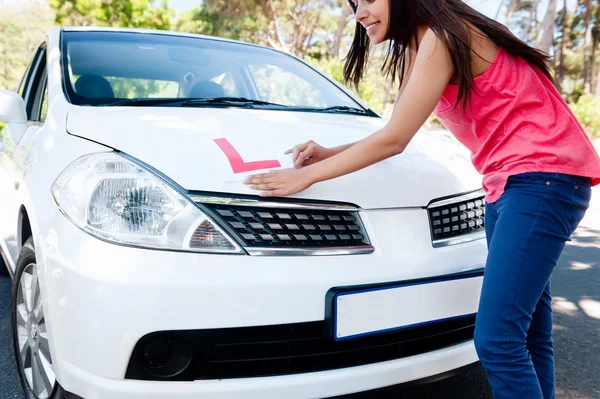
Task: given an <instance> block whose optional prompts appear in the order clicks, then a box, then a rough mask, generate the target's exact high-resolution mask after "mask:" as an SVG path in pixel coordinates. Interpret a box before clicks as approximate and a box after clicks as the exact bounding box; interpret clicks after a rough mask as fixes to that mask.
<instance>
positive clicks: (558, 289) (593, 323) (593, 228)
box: [0, 189, 600, 399]
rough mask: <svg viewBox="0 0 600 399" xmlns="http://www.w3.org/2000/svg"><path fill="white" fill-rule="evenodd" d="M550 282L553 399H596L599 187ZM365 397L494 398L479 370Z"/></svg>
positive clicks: (3, 314) (0, 365)
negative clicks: (552, 325) (553, 354)
mask: <svg viewBox="0 0 600 399" xmlns="http://www.w3.org/2000/svg"><path fill="white" fill-rule="evenodd" d="M593 202H594V203H593V204H592V207H591V208H590V210H589V211H588V213H587V216H586V218H585V219H584V221H583V222H582V224H581V225H580V227H579V229H578V230H577V231H576V233H575V234H574V235H573V240H572V242H570V243H569V244H568V245H567V248H566V249H565V251H564V253H563V255H562V257H561V259H560V261H559V264H558V266H557V268H556V270H555V272H554V275H553V279H552V293H553V296H554V300H553V308H554V345H555V353H556V380H557V398H566V399H600V378H598V376H599V375H600V189H596V190H595V193H594V199H593ZM10 285H11V282H10V280H9V278H7V277H0V399H8V398H10V399H12V398H16V399H24V395H23V393H22V391H21V386H20V382H19V377H18V374H17V371H16V367H15V361H14V356H13V348H12V342H11V327H10V302H11V299H10ZM344 398H345V399H366V398H381V399H383V398H429V399H442V398H443V399H453V398H456V399H458V398H461V399H475V398H478V399H479V398H492V394H491V390H490V388H489V385H488V383H487V379H486V377H485V373H484V372H483V370H482V369H481V368H478V369H476V370H474V371H471V372H469V373H467V374H464V375H461V376H457V377H452V378H449V379H446V380H443V381H439V382H435V383H433V384H429V385H426V386H416V387H403V386H397V387H391V388H386V389H382V390H378V391H371V392H366V393H362V394H355V395H349V396H345V397H344Z"/></svg>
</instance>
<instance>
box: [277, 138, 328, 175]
mask: <svg viewBox="0 0 600 399" xmlns="http://www.w3.org/2000/svg"><path fill="white" fill-rule="evenodd" d="M292 153H293V154H294V155H293V160H294V168H296V169H300V168H301V167H303V166H308V165H312V164H314V163H317V162H320V161H322V160H324V159H327V158H329V157H331V156H333V155H335V151H333V149H331V148H326V147H323V146H321V145H319V144H317V143H315V142H314V141H312V140H310V141H307V142H306V143H303V144H298V145H296V146H294V148H290V149H289V150H287V151H286V152H285V154H286V155H287V154H292Z"/></svg>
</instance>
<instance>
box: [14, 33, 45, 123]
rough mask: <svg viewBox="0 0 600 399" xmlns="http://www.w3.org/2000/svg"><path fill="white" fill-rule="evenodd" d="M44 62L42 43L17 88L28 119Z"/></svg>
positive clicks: (43, 69) (43, 68)
mask: <svg viewBox="0 0 600 399" xmlns="http://www.w3.org/2000/svg"><path fill="white" fill-rule="evenodd" d="M45 64H46V45H45V44H43V45H41V46H40V47H39V48H38V50H37V51H36V53H35V56H34V57H33V59H32V61H31V63H30V65H29V67H28V70H27V72H26V75H25V76H24V79H23V82H22V83H21V88H20V90H19V94H20V95H21V97H22V98H23V101H24V102H25V108H26V110H27V117H28V119H29V120H31V116H32V112H33V110H34V109H35V108H34V103H35V96H36V94H38V84H39V82H40V81H41V78H42V75H43V74H44V71H45V69H46V65H45ZM36 113H37V112H36ZM36 116H37V115H36Z"/></svg>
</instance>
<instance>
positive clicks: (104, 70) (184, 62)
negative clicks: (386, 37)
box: [62, 31, 364, 111]
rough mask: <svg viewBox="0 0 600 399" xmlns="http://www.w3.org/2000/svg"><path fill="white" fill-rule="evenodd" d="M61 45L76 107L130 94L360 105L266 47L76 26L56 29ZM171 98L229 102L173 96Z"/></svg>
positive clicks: (265, 104)
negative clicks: (62, 29) (76, 29)
mask: <svg viewBox="0 0 600 399" xmlns="http://www.w3.org/2000/svg"><path fill="white" fill-rule="evenodd" d="M62 46H63V47H62V54H63V68H64V73H63V79H64V88H65V91H66V95H67V99H68V100H69V101H70V102H71V103H73V104H76V105H91V106H104V105H127V103H128V101H122V100H127V99H131V100H132V101H131V102H135V104H136V105H138V106H139V105H141V106H149V107H150V106H165V105H168V106H182V104H186V105H187V106H189V105H190V104H192V105H194V106H215V104H218V105H223V104H225V105H227V106H248V105H250V106H251V108H254V107H256V106H260V107H261V108H262V109H265V108H269V107H272V108H273V109H282V107H281V106H286V107H283V108H284V109H291V110H293V109H294V107H296V108H298V109H301V107H304V108H315V109H319V108H328V109H331V108H332V107H333V108H334V109H340V108H342V109H344V108H352V109H356V108H358V109H360V110H361V111H362V110H364V108H363V107H361V106H360V105H359V104H357V103H356V102H355V101H354V100H353V99H352V98H351V97H349V96H348V95H347V94H346V93H344V92H343V91H342V90H340V89H339V88H338V87H336V86H335V85H334V84H333V83H332V82H330V81H329V80H328V79H326V78H325V77H323V76H322V75H321V74H319V73H318V72H316V71H315V70H313V69H312V68H310V67H309V66H307V65H305V64H304V63H302V62H300V61H298V60H296V59H295V58H293V57H291V56H288V55H285V54H283V53H280V52H277V51H274V50H270V49H267V48H261V47H256V46H251V45H245V44H240V43H230V42H225V41H219V40H212V39H206V38H198V37H185V36H170V35H164V34H144V33H130V32H127V33H124V32H81V31H71V32H68V31H67V32H63V45H62ZM177 98H181V99H205V98H211V99H215V98H226V99H227V100H228V101H227V102H215V101H212V102H210V101H203V102H198V101H196V102H187V103H185V102H177V101H173V100H172V99H177ZM232 98H241V99H244V101H239V102H235V101H233V102H232V101H230V100H231V99H232ZM148 99H165V100H170V101H162V102H161V101H160V100H158V101H148ZM144 100H145V101H144ZM288 107H289V108H288Z"/></svg>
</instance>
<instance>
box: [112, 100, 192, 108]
mask: <svg viewBox="0 0 600 399" xmlns="http://www.w3.org/2000/svg"><path fill="white" fill-rule="evenodd" d="M189 100H192V99H191V98H124V99H121V100H117V101H114V102H112V103H108V104H101V105H102V106H105V107H120V106H130V107H140V106H148V105H169V104H171V105H176V104H177V103H184V102H186V101H189Z"/></svg>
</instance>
